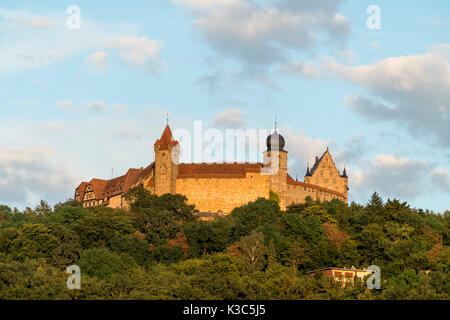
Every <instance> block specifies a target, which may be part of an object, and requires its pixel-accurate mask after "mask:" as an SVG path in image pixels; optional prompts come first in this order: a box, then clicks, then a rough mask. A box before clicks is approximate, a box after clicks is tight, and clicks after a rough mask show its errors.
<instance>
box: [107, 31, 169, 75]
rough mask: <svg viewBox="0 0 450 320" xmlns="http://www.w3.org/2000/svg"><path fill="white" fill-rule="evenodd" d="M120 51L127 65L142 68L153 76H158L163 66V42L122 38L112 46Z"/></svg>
mask: <svg viewBox="0 0 450 320" xmlns="http://www.w3.org/2000/svg"><path fill="white" fill-rule="evenodd" d="M111 46H112V47H113V48H116V49H117V50H118V51H119V55H120V56H121V57H122V59H123V60H124V61H125V62H126V63H127V64H130V65H132V66H134V67H137V68H141V69H143V70H144V71H146V72H148V73H151V74H158V73H159V70H160V69H161V67H162V66H163V62H162V61H161V60H160V58H159V55H160V52H161V49H162V47H163V46H164V45H163V43H162V42H158V41H156V40H153V39H149V38H147V37H145V36H144V37H138V36H135V35H127V36H121V37H119V38H117V39H116V40H114V42H113V43H112V44H111Z"/></svg>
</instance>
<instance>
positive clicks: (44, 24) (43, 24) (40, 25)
mask: <svg viewBox="0 0 450 320" xmlns="http://www.w3.org/2000/svg"><path fill="white" fill-rule="evenodd" d="M28 25H29V26H30V27H31V28H36V29H47V28H51V27H52V23H51V22H50V21H49V20H48V19H46V18H39V17H38V18H34V19H32V20H31V21H29V23H28Z"/></svg>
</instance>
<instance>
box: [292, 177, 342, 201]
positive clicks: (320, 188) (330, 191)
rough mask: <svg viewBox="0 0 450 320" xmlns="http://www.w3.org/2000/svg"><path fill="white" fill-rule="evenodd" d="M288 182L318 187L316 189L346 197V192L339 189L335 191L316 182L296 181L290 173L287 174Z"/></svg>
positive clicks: (312, 187)
mask: <svg viewBox="0 0 450 320" xmlns="http://www.w3.org/2000/svg"><path fill="white" fill-rule="evenodd" d="M287 184H290V185H295V186H300V187H306V188H311V189H316V190H320V191H324V192H328V193H332V194H334V195H337V196H340V197H343V198H345V194H343V193H340V192H337V191H334V190H331V189H328V188H325V187H321V186H318V185H315V184H309V183H305V182H300V181H295V180H294V179H293V178H292V177H291V176H290V175H289V174H288V175H287Z"/></svg>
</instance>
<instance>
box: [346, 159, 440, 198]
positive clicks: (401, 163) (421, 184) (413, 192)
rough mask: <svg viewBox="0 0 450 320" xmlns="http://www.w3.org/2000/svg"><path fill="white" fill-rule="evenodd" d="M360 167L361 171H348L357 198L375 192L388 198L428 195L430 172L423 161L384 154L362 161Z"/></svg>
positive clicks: (428, 166) (429, 166) (428, 165)
mask: <svg viewBox="0 0 450 320" xmlns="http://www.w3.org/2000/svg"><path fill="white" fill-rule="evenodd" d="M360 166H361V167H362V169H360V170H352V169H351V168H348V169H347V172H348V175H349V185H350V189H351V190H352V194H353V195H355V196H356V197H357V198H358V199H367V198H368V196H369V195H370V194H371V193H372V192H374V191H376V192H378V193H380V194H382V195H383V196H385V197H389V198H397V199H398V198H401V199H406V200H411V199H415V198H416V197H418V196H420V195H421V194H423V193H426V192H427V188H428V174H429V172H430V170H431V169H432V165H431V164H429V163H426V162H425V161H416V160H412V159H409V158H397V157H395V156H393V155H383V154H380V155H377V156H376V157H375V158H373V159H372V160H364V159H363V160H362V161H361V163H360Z"/></svg>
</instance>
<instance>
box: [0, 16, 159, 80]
mask: <svg viewBox="0 0 450 320" xmlns="http://www.w3.org/2000/svg"><path fill="white" fill-rule="evenodd" d="M66 19H67V15H65V14H64V13H60V14H53V15H36V14H33V13H30V12H25V11H18V10H5V9H0V30H2V37H1V38H0V72H1V73H3V74H6V75H7V74H12V73H15V72H18V71H22V70H28V69H33V68H39V67H42V66H46V65H49V64H52V63H56V62H60V61H62V60H64V59H66V58H68V57H71V56H74V55H76V54H84V53H85V52H93V51H94V53H92V54H90V55H89V56H88V57H87V58H86V61H87V62H88V63H90V64H92V65H94V66H95V67H99V68H104V67H105V66H106V62H107V53H106V52H105V49H114V50H115V51H117V52H118V54H119V56H120V57H121V58H122V59H123V61H125V63H126V64H127V65H130V66H132V67H137V68H139V69H142V70H143V71H145V72H148V73H151V74H157V73H158V72H159V70H160V68H161V67H162V66H163V65H164V63H163V61H162V60H161V59H160V57H159V55H160V51H161V49H162V47H163V44H162V43H161V42H158V41H156V40H153V39H149V38H147V37H145V36H143V37H138V36H137V35H134V33H135V32H136V27H134V26H133V25H130V24H107V23H102V22H97V21H92V20H90V19H88V18H86V17H85V16H83V27H82V28H81V29H80V30H69V29H68V28H67V27H66ZM52 26H53V27H52ZM56 26H58V27H56ZM5 31H6V32H5Z"/></svg>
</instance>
